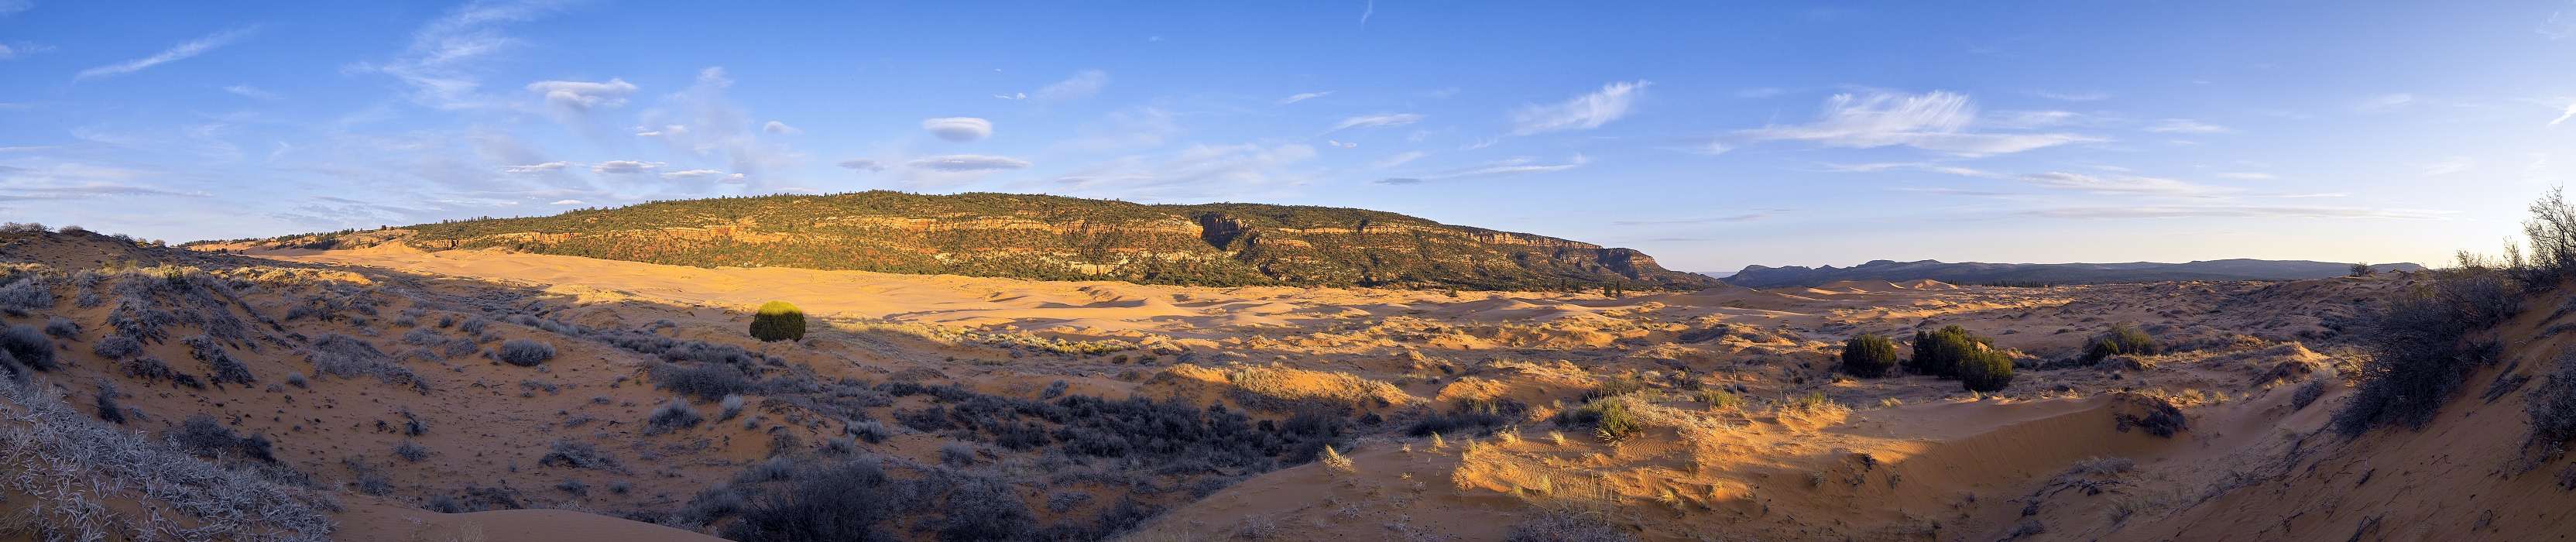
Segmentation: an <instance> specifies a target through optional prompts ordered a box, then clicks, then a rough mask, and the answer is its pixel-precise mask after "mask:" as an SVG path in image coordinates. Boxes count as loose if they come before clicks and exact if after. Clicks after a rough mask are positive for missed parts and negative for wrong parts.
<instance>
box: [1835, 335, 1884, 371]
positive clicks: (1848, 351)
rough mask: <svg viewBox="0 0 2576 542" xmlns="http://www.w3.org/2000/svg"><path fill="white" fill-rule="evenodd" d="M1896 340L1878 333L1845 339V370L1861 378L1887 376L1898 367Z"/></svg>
mask: <svg viewBox="0 0 2576 542" xmlns="http://www.w3.org/2000/svg"><path fill="white" fill-rule="evenodd" d="M1896 361H1897V360H1896V341H1891V340H1887V337H1884V336H1880V335H1876V334H1861V335H1854V336H1852V338H1851V340H1848V341H1843V372H1845V373H1850V374H1851V375H1852V376H1857V377H1861V378H1878V377H1882V376H1887V372H1888V371H1889V370H1891V369H1895V368H1896Z"/></svg>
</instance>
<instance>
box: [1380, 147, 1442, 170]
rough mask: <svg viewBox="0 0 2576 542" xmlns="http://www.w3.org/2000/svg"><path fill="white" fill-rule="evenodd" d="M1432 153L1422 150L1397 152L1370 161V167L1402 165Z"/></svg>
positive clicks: (1383, 167) (1381, 167)
mask: <svg viewBox="0 0 2576 542" xmlns="http://www.w3.org/2000/svg"><path fill="white" fill-rule="evenodd" d="M1430 155H1431V153H1427V152H1422V151H1405V152H1401V153H1396V154H1395V155H1393V156H1388V157H1385V158H1379V159H1377V161H1375V162H1370V163H1369V166H1370V167H1375V168H1379V169H1385V168H1391V167H1395V166H1401V165H1404V164H1406V163H1408V162H1412V161H1414V160H1421V159H1422V157H1424V156H1430Z"/></svg>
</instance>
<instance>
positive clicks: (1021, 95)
mask: <svg viewBox="0 0 2576 542" xmlns="http://www.w3.org/2000/svg"><path fill="white" fill-rule="evenodd" d="M993 97H995V98H1001V99H1004V100H1026V99H1029V93H1026V92H1013V93H1010V94H995V95H993Z"/></svg>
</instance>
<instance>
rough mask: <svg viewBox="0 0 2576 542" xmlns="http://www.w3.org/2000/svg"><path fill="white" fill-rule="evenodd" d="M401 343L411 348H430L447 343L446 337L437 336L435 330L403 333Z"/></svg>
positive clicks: (427, 329) (425, 329)
mask: <svg viewBox="0 0 2576 542" xmlns="http://www.w3.org/2000/svg"><path fill="white" fill-rule="evenodd" d="M402 342H403V344H408V345H412V346H430V345H435V344H439V343H443V342H447V336H446V335H440V334H438V331H437V330H433V329H429V328H418V329H413V330H411V331H406V332H403V336H402Z"/></svg>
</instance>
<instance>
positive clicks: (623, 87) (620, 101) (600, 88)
mask: <svg viewBox="0 0 2576 542" xmlns="http://www.w3.org/2000/svg"><path fill="white" fill-rule="evenodd" d="M528 92H534V93H537V94H539V95H542V96H545V98H546V103H548V104H553V105H554V106H556V107H562V108H565V109H569V110H574V111H588V110H590V109H593V108H601V107H617V106H621V105H626V97H627V96H629V95H633V94H635V85H634V84H632V83H628V82H626V80H624V79H609V80H608V81H606V82H591V81H538V82H534V83H528Z"/></svg>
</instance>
